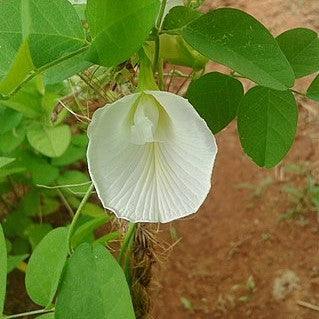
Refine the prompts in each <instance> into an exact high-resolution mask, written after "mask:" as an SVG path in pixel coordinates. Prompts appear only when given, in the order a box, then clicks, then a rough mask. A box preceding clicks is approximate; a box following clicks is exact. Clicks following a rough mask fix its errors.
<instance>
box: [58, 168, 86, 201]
mask: <svg viewBox="0 0 319 319" xmlns="http://www.w3.org/2000/svg"><path fill="white" fill-rule="evenodd" d="M57 182H58V184H59V185H60V186H62V187H63V188H61V189H62V190H63V191H66V192H68V193H71V194H74V195H77V196H80V197H83V194H85V193H86V191H87V190H88V188H89V186H90V185H89V182H90V179H89V177H88V176H87V175H85V174H84V173H82V172H79V171H71V170H70V171H67V172H65V173H64V174H63V175H61V176H60V177H59V178H58V180H57ZM73 185H75V186H73Z"/></svg>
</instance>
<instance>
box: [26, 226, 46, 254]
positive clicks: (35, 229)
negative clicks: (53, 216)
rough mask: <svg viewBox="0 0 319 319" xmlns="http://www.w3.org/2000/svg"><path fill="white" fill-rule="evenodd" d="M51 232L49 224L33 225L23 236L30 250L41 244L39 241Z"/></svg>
mask: <svg viewBox="0 0 319 319" xmlns="http://www.w3.org/2000/svg"><path fill="white" fill-rule="evenodd" d="M51 230H52V226H51V225H50V224H33V225H30V226H29V227H28V228H27V229H26V230H25V231H24V234H25V236H26V237H27V238H28V240H29V242H30V244H31V247H32V249H33V250H34V248H35V247H36V246H37V245H38V244H39V242H41V240H42V239H43V238H44V237H45V236H46V235H47V234H48V233H49V232H50V231H51Z"/></svg>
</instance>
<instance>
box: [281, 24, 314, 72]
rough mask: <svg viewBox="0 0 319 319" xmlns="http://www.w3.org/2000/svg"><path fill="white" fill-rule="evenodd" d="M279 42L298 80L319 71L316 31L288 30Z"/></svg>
mask: <svg viewBox="0 0 319 319" xmlns="http://www.w3.org/2000/svg"><path fill="white" fill-rule="evenodd" d="M277 41H278V43H279V45H280V48H281V50H282V51H283V53H284V54H285V55H286V57H287V59H288V61H289V63H290V65H291V66H292V68H293V70H294V72H295V75H296V78H301V77H303V76H306V75H309V74H312V73H315V72H317V71H319V38H318V34H317V33H316V32H315V31H312V30H310V29H305V28H297V29H292V30H288V31H286V32H284V33H282V34H280V35H279V36H278V37H277Z"/></svg>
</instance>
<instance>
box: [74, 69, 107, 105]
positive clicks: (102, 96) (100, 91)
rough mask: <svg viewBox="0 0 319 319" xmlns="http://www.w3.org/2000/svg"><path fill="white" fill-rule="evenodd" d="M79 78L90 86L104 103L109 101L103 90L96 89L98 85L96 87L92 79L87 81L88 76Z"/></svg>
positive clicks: (80, 75)
mask: <svg viewBox="0 0 319 319" xmlns="http://www.w3.org/2000/svg"><path fill="white" fill-rule="evenodd" d="M78 76H79V77H80V79H81V80H82V81H83V82H84V83H85V84H86V85H87V86H89V87H90V88H91V89H92V90H93V91H94V92H95V93H96V94H97V95H99V96H100V97H101V98H102V99H103V100H104V101H107V98H106V96H105V95H104V94H103V93H102V89H99V88H98V87H96V85H94V84H93V83H92V82H93V81H92V82H91V80H90V79H87V78H86V76H84V75H82V74H78Z"/></svg>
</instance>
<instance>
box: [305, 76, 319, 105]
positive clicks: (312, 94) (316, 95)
mask: <svg viewBox="0 0 319 319" xmlns="http://www.w3.org/2000/svg"><path fill="white" fill-rule="evenodd" d="M307 96H308V97H309V98H310V99H312V100H314V101H318V102H319V75H317V76H316V78H315V79H314V80H313V81H312V83H311V84H310V86H309V88H308V90H307Z"/></svg>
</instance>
